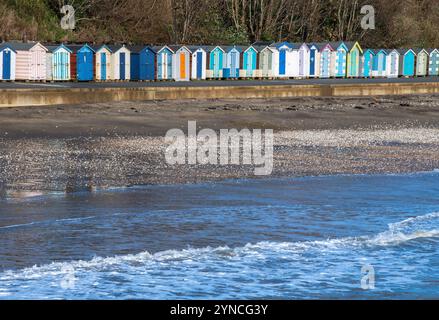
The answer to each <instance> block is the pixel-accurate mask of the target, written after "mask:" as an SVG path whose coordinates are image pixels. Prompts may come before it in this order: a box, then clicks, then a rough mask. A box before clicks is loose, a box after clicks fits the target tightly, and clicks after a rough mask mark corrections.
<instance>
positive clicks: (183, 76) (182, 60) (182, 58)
mask: <svg viewBox="0 0 439 320" xmlns="http://www.w3.org/2000/svg"><path fill="white" fill-rule="evenodd" d="M180 79H182V80H184V79H186V55H185V54H184V53H183V52H181V53H180Z"/></svg>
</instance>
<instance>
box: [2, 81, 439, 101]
mask: <svg viewBox="0 0 439 320" xmlns="http://www.w3.org/2000/svg"><path fill="white" fill-rule="evenodd" d="M433 93H439V82H428V83H373V84H371V83H367V84H366V83H365V84H330V85H319V84H317V85H267V86H264V85H262V86H259V85H255V86H239V85H236V86H203V87H141V88H139V87H136V88H62V89H58V88H56V89H53V88H45V89H41V88H35V89H0V107H16V106H41V105H59V104H83V103H101V102H111V101H144V100H176V99H222V98H230V99H236V98H238V99H250V98H289V97H310V96H315V97H319V96H320V97H325V96H327V97H336V96H340V97H341V96H379V95H405V94H433Z"/></svg>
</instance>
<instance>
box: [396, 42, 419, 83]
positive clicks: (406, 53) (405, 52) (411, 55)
mask: <svg viewBox="0 0 439 320" xmlns="http://www.w3.org/2000/svg"><path fill="white" fill-rule="evenodd" d="M398 52H399V54H400V58H399V74H400V76H403V77H413V76H414V75H415V61H416V52H415V51H414V50H413V49H399V50H398Z"/></svg>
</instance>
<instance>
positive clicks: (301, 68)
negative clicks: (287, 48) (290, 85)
mask: <svg viewBox="0 0 439 320" xmlns="http://www.w3.org/2000/svg"><path fill="white" fill-rule="evenodd" d="M304 58H305V54H304V52H303V50H300V51H299V76H304V75H305V72H304V71H305V70H304V67H305V63H304V60H305V59H304Z"/></svg>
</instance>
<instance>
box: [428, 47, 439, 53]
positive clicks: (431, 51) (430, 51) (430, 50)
mask: <svg viewBox="0 0 439 320" xmlns="http://www.w3.org/2000/svg"><path fill="white" fill-rule="evenodd" d="M435 51H436V52H438V53H439V50H438V49H436V48H430V49H427V52H428V54H432V53H433V52H435Z"/></svg>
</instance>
